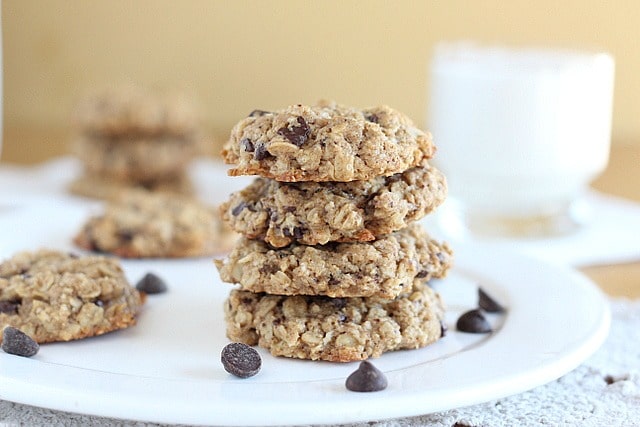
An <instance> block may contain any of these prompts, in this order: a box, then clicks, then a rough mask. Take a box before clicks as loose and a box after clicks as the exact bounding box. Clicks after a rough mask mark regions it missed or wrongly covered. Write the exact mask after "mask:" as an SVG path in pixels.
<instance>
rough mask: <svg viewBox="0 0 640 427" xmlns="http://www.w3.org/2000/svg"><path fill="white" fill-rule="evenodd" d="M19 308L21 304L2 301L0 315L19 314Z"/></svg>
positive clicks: (0, 302)
mask: <svg viewBox="0 0 640 427" xmlns="http://www.w3.org/2000/svg"><path fill="white" fill-rule="evenodd" d="M19 306H20V303H19V302H13V301H0V313H5V314H17V313H18V307H19Z"/></svg>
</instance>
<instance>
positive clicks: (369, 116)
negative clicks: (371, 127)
mask: <svg viewBox="0 0 640 427" xmlns="http://www.w3.org/2000/svg"><path fill="white" fill-rule="evenodd" d="M364 118H365V119H367V120H369V121H370V122H372V123H378V120H380V118H379V117H378V116H376V115H375V114H367V115H366V116H364Z"/></svg>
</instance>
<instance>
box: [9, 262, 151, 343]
mask: <svg viewBox="0 0 640 427" xmlns="http://www.w3.org/2000/svg"><path fill="white" fill-rule="evenodd" d="M141 305H142V298H141V296H140V294H139V293H138V291H137V290H136V289H135V288H133V287H132V286H130V284H129V283H128V282H127V279H126V277H125V275H124V273H123V271H122V268H121V267H120V264H119V262H118V260H117V259H113V258H106V257H101V256H83V257H77V256H74V255H71V254H66V253H63V252H59V251H52V250H40V251H37V252H21V253H18V254H16V255H14V256H13V257H12V258H10V259H7V260H5V261H3V262H2V263H0V326H1V327H5V326H13V327H15V328H18V329H20V330H21V331H22V332H24V333H26V334H27V335H29V336H30V337H31V338H33V339H34V340H35V341H37V342H38V343H45V342H52V341H69V340H76V339H81V338H86V337H91V336H95V335H101V334H104V333H107V332H111V331H115V330H117V329H123V328H128V327H130V326H132V325H134V324H135V323H136V315H137V313H138V311H139V309H140V306H141Z"/></svg>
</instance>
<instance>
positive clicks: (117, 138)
mask: <svg viewBox="0 0 640 427" xmlns="http://www.w3.org/2000/svg"><path fill="white" fill-rule="evenodd" d="M75 122H76V127H77V132H76V136H75V139H74V141H73V144H72V151H73V153H74V154H76V155H77V156H78V157H79V158H80V160H81V161H82V162H83V165H84V168H85V176H83V177H80V178H78V179H77V180H76V181H75V182H74V183H73V184H72V186H71V190H72V191H73V192H75V193H79V194H82V195H86V196H92V197H101V198H102V197H108V196H111V195H113V194H114V193H116V192H117V191H118V190H119V189H122V188H131V187H138V188H140V187H142V188H145V189H148V190H158V191H167V192H174V193H189V192H191V182H190V181H189V178H188V177H187V175H186V168H187V166H188V164H189V162H190V161H191V160H192V159H193V157H194V156H196V155H197V154H198V153H199V152H200V147H201V144H202V135H201V132H200V128H199V121H198V116H197V114H196V110H195V108H194V106H193V104H192V103H191V102H190V101H189V100H188V99H187V98H186V97H185V96H184V95H181V94H155V93H151V92H149V91H146V90H144V89H142V88H140V87H137V86H126V87H121V88H117V89H107V90H103V91H100V92H96V93H94V94H93V95H90V96H87V97H86V98H85V99H84V100H83V101H82V102H80V103H79V105H78V106H77V110H76V114H75Z"/></svg>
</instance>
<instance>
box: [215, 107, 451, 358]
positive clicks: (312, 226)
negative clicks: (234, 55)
mask: <svg viewBox="0 0 640 427" xmlns="http://www.w3.org/2000/svg"><path fill="white" fill-rule="evenodd" d="M434 152H435V147H434V145H433V142H432V140H431V137H430V135H429V134H428V133H425V132H422V131H420V130H419V129H417V128H416V127H415V126H414V125H413V123H412V122H411V120H409V119H408V118H407V117H406V116H404V115H402V114H401V113H399V112H397V111H395V110H392V109H391V108H389V107H377V108H371V109H367V110H358V109H354V108H349V107H344V106H340V105H337V104H332V103H321V104H319V105H316V106H303V105H294V106H290V107H288V108H285V109H284V110H281V111H276V112H272V113H271V112H265V111H254V112H253V113H251V115H250V116H249V117H247V118H246V119H244V120H242V121H240V122H239V123H238V124H237V125H236V126H235V127H234V129H233V130H232V133H231V138H230V140H229V141H228V143H227V144H226V145H225V148H224V150H223V156H224V159H225V161H226V162H227V163H231V164H234V165H235V167H234V168H233V169H231V170H230V175H251V174H257V175H260V176H261V177H260V178H257V179H256V180H255V181H254V182H253V183H252V184H251V185H250V186H249V187H247V188H246V189H244V190H243V191H240V192H238V193H235V194H233V195H232V196H231V198H230V200H229V201H227V202H226V203H225V204H224V205H223V206H222V207H221V209H222V213H223V218H224V219H225V221H226V222H227V223H229V224H230V225H231V227H232V228H233V229H234V230H235V231H238V232H240V233H241V234H243V235H244V236H245V238H244V239H241V241H239V243H238V244H237V245H236V247H235V248H234V250H233V251H232V252H231V254H230V255H229V257H228V258H227V259H226V260H224V261H218V262H217V266H218V269H219V271H220V276H221V278H222V280H224V281H226V282H230V283H237V284H239V285H240V289H239V290H233V291H232V293H231V296H230V297H229V300H228V301H227V305H226V306H225V310H226V321H227V334H228V335H229V337H230V338H231V339H234V340H239V341H243V342H245V343H247V344H251V345H254V344H259V345H261V346H263V347H265V348H267V349H269V350H270V351H271V353H273V354H275V355H282V356H289V357H298V358H306V359H323V360H332V361H350V360H361V359H365V358H368V357H376V356H379V355H380V354H381V353H382V352H385V351H390V350H397V349H401V348H417V347H422V346H424V345H427V344H429V343H431V342H433V341H435V340H437V339H438V338H440V336H441V335H442V329H441V321H442V318H443V307H442V304H441V302H440V298H439V296H438V295H437V294H435V293H434V292H433V291H432V290H431V289H430V288H429V287H428V286H425V282H426V281H428V280H430V279H432V278H439V277H444V276H445V275H446V273H447V271H448V269H449V268H450V265H451V260H452V252H451V250H450V249H449V247H448V246H447V245H446V243H439V242H436V241H434V240H433V239H431V238H430V237H429V236H428V235H427V234H426V233H425V232H424V231H423V230H422V228H421V227H420V226H419V225H417V224H415V221H417V220H418V219H420V218H422V217H423V216H424V215H426V214H428V213H429V212H431V211H433V210H434V209H435V208H436V207H437V206H438V205H440V204H441V203H442V201H443V200H444V198H445V197H446V181H445V179H444V177H443V176H442V174H441V173H440V172H439V171H437V170H436V169H435V168H433V167H431V166H430V165H429V164H428V159H429V158H431V157H432V155H433V154H434Z"/></svg>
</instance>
